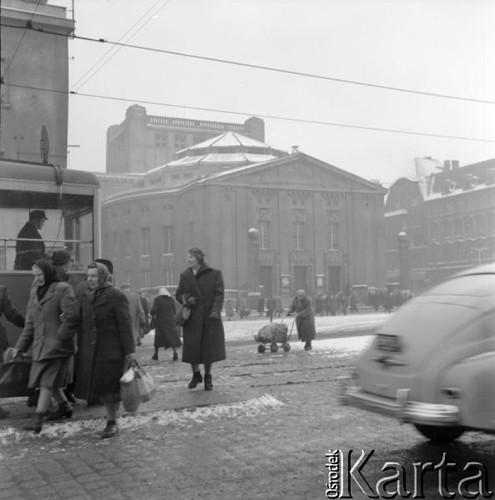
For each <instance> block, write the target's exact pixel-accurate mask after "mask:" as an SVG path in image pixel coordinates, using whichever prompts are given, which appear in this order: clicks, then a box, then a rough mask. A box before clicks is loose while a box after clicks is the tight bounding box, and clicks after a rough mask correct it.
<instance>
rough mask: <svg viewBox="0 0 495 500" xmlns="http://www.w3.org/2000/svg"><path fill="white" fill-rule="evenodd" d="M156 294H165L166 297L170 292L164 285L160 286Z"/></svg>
mask: <svg viewBox="0 0 495 500" xmlns="http://www.w3.org/2000/svg"><path fill="white" fill-rule="evenodd" d="M158 295H165V296H167V297H171V295H170V292H169V291H168V289H167V288H165V287H164V286H162V287H161V288H160V290H158Z"/></svg>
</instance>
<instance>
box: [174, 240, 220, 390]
mask: <svg viewBox="0 0 495 500" xmlns="http://www.w3.org/2000/svg"><path fill="white" fill-rule="evenodd" d="M187 263H188V265H189V267H188V268H187V269H186V270H185V271H183V272H182V273H181V275H180V280H179V286H178V288H177V291H176V294H175V296H176V298H177V300H178V301H179V302H180V303H181V304H183V303H186V304H187V305H188V306H189V307H190V308H191V315H190V316H189V319H188V320H187V322H186V324H185V325H184V326H183V328H182V336H183V341H184V347H183V349H182V361H183V362H184V363H190V364H191V368H192V372H193V376H192V379H191V381H190V382H189V385H188V387H189V389H194V388H195V387H196V386H197V385H198V384H199V383H201V382H202V381H203V377H202V375H201V372H200V368H199V365H200V364H203V365H204V370H205V377H204V386H205V390H206V391H211V390H212V389H213V382H212V376H211V365H212V363H214V362H216V361H222V360H224V359H226V357H227V355H226V351H225V333H224V329H223V324H222V317H221V312H222V307H223V300H224V293H225V290H224V284H223V277H222V273H221V271H219V270H216V269H212V268H211V267H210V266H209V265H208V264H207V263H206V262H205V254H204V252H203V251H202V250H201V249H199V248H197V247H194V248H191V249H190V250H189V252H188V254H187Z"/></svg>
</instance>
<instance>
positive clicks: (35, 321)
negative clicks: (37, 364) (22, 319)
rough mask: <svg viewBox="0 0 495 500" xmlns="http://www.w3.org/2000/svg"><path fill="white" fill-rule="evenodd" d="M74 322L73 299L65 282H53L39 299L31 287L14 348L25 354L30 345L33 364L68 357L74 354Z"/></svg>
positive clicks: (76, 323) (74, 304) (35, 288)
mask: <svg viewBox="0 0 495 500" xmlns="http://www.w3.org/2000/svg"><path fill="white" fill-rule="evenodd" d="M78 320H79V315H78V311H77V304H76V299H75V296H74V292H73V290H72V287H71V286H70V285H69V284H68V283H61V282H53V283H52V284H51V285H50V286H49V287H48V289H47V291H46V293H45V295H43V297H42V298H41V300H39V299H38V294H37V287H33V288H32V289H31V294H30V297H29V302H28V306H27V315H26V324H25V325H24V329H23V330H22V333H21V336H20V337H19V339H18V340H17V344H16V348H17V349H18V350H19V351H20V352H26V351H27V349H28V348H29V347H30V346H31V344H32V346H33V354H32V356H33V361H46V360H48V359H55V358H67V357H70V356H72V355H73V354H74V352H75V335H76V332H77V325H78Z"/></svg>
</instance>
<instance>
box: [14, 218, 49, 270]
mask: <svg viewBox="0 0 495 500" xmlns="http://www.w3.org/2000/svg"><path fill="white" fill-rule="evenodd" d="M46 220H48V219H47V217H46V215H45V211H44V210H33V211H32V212H30V213H29V220H28V221H27V222H26V224H24V226H23V228H22V229H21V230H20V231H19V234H18V235H17V238H18V240H19V241H17V242H16V245H15V253H16V255H15V262H14V269H16V270H17V271H30V270H31V267H32V265H33V264H34V263H35V262H36V261H37V260H39V259H46V255H45V243H44V242H43V239H42V237H41V234H40V233H39V231H40V230H41V228H42V227H43V224H44V223H45V221H46ZM23 240H30V241H23Z"/></svg>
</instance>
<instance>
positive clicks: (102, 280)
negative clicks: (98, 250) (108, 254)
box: [87, 262, 112, 302]
mask: <svg viewBox="0 0 495 500" xmlns="http://www.w3.org/2000/svg"><path fill="white" fill-rule="evenodd" d="M88 269H96V270H97V271H98V284H97V285H96V288H95V289H94V290H88V291H87V294H88V297H89V301H90V302H93V301H94V300H95V298H96V297H97V296H98V295H99V294H100V293H101V292H102V290H103V289H104V288H106V287H108V286H111V284H112V283H111V279H112V276H111V275H110V271H109V270H108V268H107V266H105V264H101V263H100V262H92V263H91V264H89V266H88Z"/></svg>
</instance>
